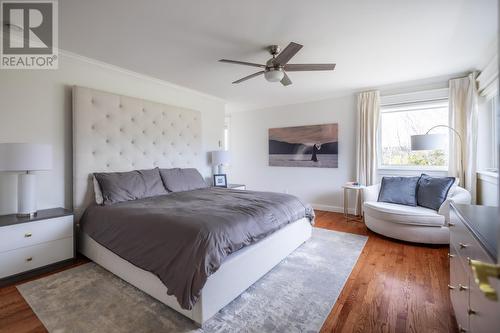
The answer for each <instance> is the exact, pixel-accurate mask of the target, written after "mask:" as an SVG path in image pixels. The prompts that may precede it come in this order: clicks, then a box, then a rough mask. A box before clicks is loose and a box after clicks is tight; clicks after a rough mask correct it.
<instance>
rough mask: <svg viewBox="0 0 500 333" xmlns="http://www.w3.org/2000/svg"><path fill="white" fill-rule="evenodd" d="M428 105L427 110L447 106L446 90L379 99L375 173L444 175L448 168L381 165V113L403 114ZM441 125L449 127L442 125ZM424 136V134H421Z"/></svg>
mask: <svg viewBox="0 0 500 333" xmlns="http://www.w3.org/2000/svg"><path fill="white" fill-rule="evenodd" d="M425 104H428V105H429V108H431V107H432V108H435V107H436V106H437V105H440V104H443V106H444V105H448V88H443V89H433V90H427V91H418V92H413V93H407V94H399V95H388V96H382V97H381V103H380V123H379V126H378V130H377V172H378V174H379V175H380V176H382V175H410V174H414V173H415V172H420V173H421V172H428V173H429V174H430V175H436V176H437V175H446V174H447V172H448V166H417V165H408V166H405V165H397V166H396V165H395V166H391V165H383V164H382V137H381V130H382V113H387V112H398V111H399V112H404V111H409V110H411V109H412V108H414V109H416V108H418V109H420V108H421V106H422V105H425ZM443 125H449V123H448V124H443ZM422 134H425V133H422Z"/></svg>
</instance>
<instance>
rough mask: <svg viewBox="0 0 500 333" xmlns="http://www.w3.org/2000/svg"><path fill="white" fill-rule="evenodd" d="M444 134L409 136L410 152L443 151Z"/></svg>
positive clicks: (444, 143) (444, 144)
mask: <svg viewBox="0 0 500 333" xmlns="http://www.w3.org/2000/svg"><path fill="white" fill-rule="evenodd" d="M445 146H446V134H424V135H412V136H411V150H434V149H444V148H445Z"/></svg>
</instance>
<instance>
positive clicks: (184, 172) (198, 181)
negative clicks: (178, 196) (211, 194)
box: [160, 168, 208, 192]
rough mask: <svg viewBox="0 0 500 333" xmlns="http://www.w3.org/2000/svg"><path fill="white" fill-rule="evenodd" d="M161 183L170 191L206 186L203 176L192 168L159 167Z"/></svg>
mask: <svg viewBox="0 0 500 333" xmlns="http://www.w3.org/2000/svg"><path fill="white" fill-rule="evenodd" d="M160 175H161V179H163V184H164V185H165V187H166V188H167V189H168V190H169V191H171V192H181V191H190V190H196V189H199V188H205V187H208V186H207V183H205V181H204V180H203V177H202V176H201V174H200V173H199V172H198V170H196V169H194V168H187V169H180V168H173V169H160Z"/></svg>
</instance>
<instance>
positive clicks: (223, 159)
mask: <svg viewBox="0 0 500 333" xmlns="http://www.w3.org/2000/svg"><path fill="white" fill-rule="evenodd" d="M229 160H230V156H229V152H228V151H227V150H216V151H213V152H212V165H213V166H216V167H217V173H224V165H226V164H229Z"/></svg>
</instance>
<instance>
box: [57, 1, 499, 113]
mask: <svg viewBox="0 0 500 333" xmlns="http://www.w3.org/2000/svg"><path fill="white" fill-rule="evenodd" d="M59 12H60V14H59V17H60V21H59V34H60V40H61V42H60V43H61V44H60V46H61V48H62V49H65V50H68V51H71V52H74V53H78V54H80V55H83V56H87V57H90V58H94V59H97V60H100V61H103V62H107V63H110V64H113V65H117V66H120V67H124V68H127V69H130V70H133V71H136V72H139V73H143V74H146V75H150V76H153V77H156V78H159V79H162V80H166V81H170V82H173V83H175V84H178V85H182V86H185V87H188V88H191V89H195V90H198V91H201V92H204V93H208V94H211V95H214V96H217V97H220V98H223V99H225V100H227V101H228V104H229V107H230V108H231V109H232V110H242V109H253V108H261V107H265V106H270V105H279V104H291V103H298V102H301V101H305V100H313V99H320V98H325V97H326V96H329V95H332V94H334V93H336V92H338V91H344V90H353V89H362V88H366V87H374V86H381V85H388V84H393V83H398V82H405V81H413V80H418V79H424V78H429V77H437V76H442V75H449V74H453V73H458V72H463V71H466V70H470V69H474V68H477V67H478V66H479V65H481V61H484V59H483V57H484V55H485V53H486V52H488V50H491V48H492V44H493V43H494V41H495V40H496V31H497V13H498V10H497V1H496V0H377V1H374V0H357V1H352V0H351V1H346V0H326V1H305V0H273V1H269V0H267V1H263V0H247V1H244V0H211V1H201V0H183V1H181V0H177V1H173V0H167V1H165V0H163V1H161V0H148V1H137V0H135V1H126V2H125V1H123V0H105V1H103V0H100V1H97V0H92V1H89V0H87V1H82V0H64V1H59ZM290 41H294V42H297V43H300V44H303V45H304V48H303V49H302V50H301V51H300V52H299V53H298V54H297V55H296V57H294V58H293V60H292V61H291V62H296V63H314V62H317V63H321V62H335V63H337V68H336V69H335V71H334V72H311V73H297V72H293V73H290V74H289V76H290V78H291V79H292V81H293V85H291V86H288V87H283V86H281V84H279V83H268V82H267V81H265V79H264V78H263V77H258V78H255V79H252V80H249V81H246V82H243V83H240V84H238V85H233V84H231V82H232V81H234V80H236V79H239V78H241V77H243V76H246V75H249V74H251V73H253V72H256V68H252V67H245V66H238V65H232V64H223V63H218V62H217V60H218V59H220V58H228V59H235V60H242V61H250V62H258V63H265V61H266V60H267V59H268V58H269V57H270V56H269V55H268V53H267V52H266V51H265V47H266V46H267V45H270V44H279V45H281V46H282V47H284V46H286V44H288V42H290ZM257 70H258V69H257Z"/></svg>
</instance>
